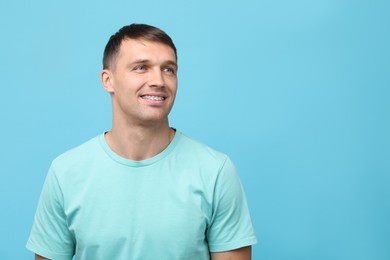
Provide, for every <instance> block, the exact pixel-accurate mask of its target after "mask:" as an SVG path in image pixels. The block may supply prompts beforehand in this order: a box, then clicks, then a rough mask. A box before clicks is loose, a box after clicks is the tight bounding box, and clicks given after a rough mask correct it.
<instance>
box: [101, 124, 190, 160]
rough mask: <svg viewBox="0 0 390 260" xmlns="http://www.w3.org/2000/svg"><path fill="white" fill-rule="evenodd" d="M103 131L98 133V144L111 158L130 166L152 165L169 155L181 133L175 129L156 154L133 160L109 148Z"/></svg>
mask: <svg viewBox="0 0 390 260" xmlns="http://www.w3.org/2000/svg"><path fill="white" fill-rule="evenodd" d="M175 130H176V129H175ZM105 133H106V132H104V133H102V134H101V135H99V141H100V145H101V146H102V148H103V150H104V151H105V152H106V154H107V155H108V156H109V157H110V158H111V159H112V160H114V161H116V162H118V163H120V164H123V165H127V166H130V167H144V166H148V165H152V164H154V163H156V162H158V161H160V160H161V159H163V158H165V157H166V156H167V155H169V154H170V153H171V152H172V151H173V149H175V147H176V145H177V143H178V142H179V139H180V137H181V135H182V133H181V132H179V131H177V130H176V131H175V135H174V136H173V139H172V141H171V142H170V143H169V144H168V146H167V147H166V148H165V149H164V150H162V151H161V152H160V153H159V154H157V155H155V156H153V157H151V158H148V159H145V160H140V161H135V160H130V159H126V158H124V157H122V156H120V155H118V154H116V153H115V152H114V151H113V150H112V149H111V148H110V146H109V145H108V144H107V142H106V139H105V138H104V134H105Z"/></svg>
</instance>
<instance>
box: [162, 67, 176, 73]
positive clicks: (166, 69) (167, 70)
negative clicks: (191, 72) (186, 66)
mask: <svg viewBox="0 0 390 260" xmlns="http://www.w3.org/2000/svg"><path fill="white" fill-rule="evenodd" d="M163 71H164V72H168V73H171V74H175V73H176V71H175V69H174V68H172V67H166V68H164V69H163Z"/></svg>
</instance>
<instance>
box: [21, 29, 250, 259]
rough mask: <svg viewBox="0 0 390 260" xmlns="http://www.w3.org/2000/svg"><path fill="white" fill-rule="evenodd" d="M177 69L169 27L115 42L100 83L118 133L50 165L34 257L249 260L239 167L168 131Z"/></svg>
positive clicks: (129, 33)
mask: <svg viewBox="0 0 390 260" xmlns="http://www.w3.org/2000/svg"><path fill="white" fill-rule="evenodd" d="M177 70H178V65H177V53H176V47H175V45H174V44H173V42H172V40H171V38H170V37H169V36H168V35H167V34H166V33H165V32H163V31H162V30H160V29H158V28H156V27H153V26H149V25H145V24H132V25H129V26H125V27H123V28H121V29H120V30H119V31H118V32H117V33H116V34H114V35H113V36H111V38H110V40H109V41H108V43H107V45H106V48H105V50H104V58H103V71H102V72H101V81H102V85H103V87H104V89H105V90H106V91H107V92H108V93H109V94H110V96H111V100H112V113H113V118H112V129H111V130H110V131H107V132H105V133H103V134H101V135H99V136H97V137H95V138H93V139H91V140H89V141H88V142H86V143H84V144H82V145H80V146H78V147H76V148H74V149H72V150H70V151H68V152H66V153H64V154H62V155H60V156H59V157H58V158H56V159H55V160H54V161H53V163H52V165H51V167H50V170H49V173H48V175H47V178H46V181H45V184H44V187H43V190H42V194H41V197H40V200H39V204H38V209H37V212H36V215H35V219H34V224H33V228H32V230H31V234H30V238H29V240H28V242H27V248H28V249H30V250H31V251H33V252H34V253H35V259H55V260H57V259H59V260H62V259H64V260H65V259H67V260H68V259H72V258H73V257H75V259H91V260H97V259H105V260H107V259H153V260H155V259H167V260H168V259H169V260H175V259H199V260H203V259H213V260H223V259H232V260H234V259H237V260H247V259H251V245H253V244H255V243H256V237H255V234H254V230H253V227H252V223H251V219H250V216H249V212H248V207H247V203H246V199H245V195H244V192H243V189H242V186H241V184H240V180H239V177H238V175H237V173H236V171H235V168H234V166H233V164H232V162H231V161H230V159H229V158H228V157H227V156H226V155H224V154H222V153H220V152H217V151H215V150H213V149H211V148H209V147H208V146H205V145H204V144H201V143H199V142H197V141H194V140H192V139H190V138H188V137H187V136H185V135H184V134H183V133H181V132H180V131H177V130H176V129H174V128H171V127H170V125H169V122H168V114H169V112H170V111H171V108H172V106H173V103H174V101H175V96H176V91H177Z"/></svg>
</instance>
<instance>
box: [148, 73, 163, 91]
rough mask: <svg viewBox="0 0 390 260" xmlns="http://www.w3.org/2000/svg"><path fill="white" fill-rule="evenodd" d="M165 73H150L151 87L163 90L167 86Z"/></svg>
mask: <svg viewBox="0 0 390 260" xmlns="http://www.w3.org/2000/svg"><path fill="white" fill-rule="evenodd" d="M162 73H163V72H162V71H161V70H160V69H153V70H151V71H150V77H149V86H150V87H158V88H162V87H164V85H165V82H164V77H163V74H162Z"/></svg>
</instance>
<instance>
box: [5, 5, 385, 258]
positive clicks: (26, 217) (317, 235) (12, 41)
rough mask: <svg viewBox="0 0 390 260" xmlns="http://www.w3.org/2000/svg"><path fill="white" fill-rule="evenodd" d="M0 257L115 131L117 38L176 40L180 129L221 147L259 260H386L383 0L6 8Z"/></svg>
mask: <svg viewBox="0 0 390 260" xmlns="http://www.w3.org/2000/svg"><path fill="white" fill-rule="evenodd" d="M0 10H1V15H0V28H1V43H0V44H1V45H0V46H1V48H0V54H1V61H0V66H1V67H0V71H1V78H0V79H1V83H2V84H1V89H2V90H1V103H0V106H1V107H0V113H1V130H0V131H1V132H0V133H1V137H2V147H1V168H2V170H1V175H0V188H1V189H0V198H1V204H0V212H1V215H0V221H1V223H0V228H1V232H0V234H1V235H0V236H1V237H0V258H1V259H18V260H19V259H32V254H31V253H30V252H28V251H27V250H26V249H25V247H24V246H25V243H26V240H27V237H28V235H29V232H30V228H31V224H32V220H33V216H34V212H35V208H36V204H37V200H38V197H39V193H40V190H41V186H42V184H43V180H44V178H45V175H46V172H47V169H48V167H49V164H50V162H51V160H52V159H53V158H55V157H56V156H57V155H59V154H60V153H62V152H64V151H65V150H67V149H69V148H71V147H73V146H75V145H78V144H80V143H82V142H84V141H86V140H88V139H89V138H91V137H94V136H96V135H98V134H100V133H102V132H103V131H105V130H107V129H109V128H110V125H111V120H110V117H111V109H110V107H111V104H110V99H109V96H108V94H106V93H105V92H104V90H103V88H102V87H101V85H100V81H99V72H100V70H101V57H102V52H103V48H104V46H105V44H106V42H107V40H108V38H109V36H110V35H111V34H112V33H114V32H115V31H116V30H117V29H119V28H120V27H121V26H123V25H125V24H129V23H132V22H138V23H150V24H152V25H156V26H158V27H161V28H162V29H164V30H165V31H166V32H167V33H168V34H170V35H171V36H172V38H173V39H174V41H175V43H176V45H177V48H178V55H179V65H180V70H179V88H180V89H179V93H178V97H177V102H176V104H175V107H174V110H173V112H172V114H171V123H172V125H173V126H174V127H176V128H178V129H180V130H181V131H183V132H185V133H186V134H188V135H189V136H191V137H193V138H196V139H198V140H200V141H203V142H205V143H207V144H209V145H210V146H213V147H215V148H216V149H219V150H222V151H224V152H225V153H228V154H229V155H230V156H231V158H232V159H233V161H234V162H235V164H236V166H237V168H238V169H239V172H240V175H241V178H242V182H243V184H244V186H245V188H246V193H247V197H248V200H249V203H250V208H251V213H252V217H253V221H254V225H255V227H256V232H257V235H258V238H259V239H260V243H259V244H258V245H256V246H255V247H254V248H253V259H267V260H295V259H296V260H306V259H307V260H309V259H310V260H313V259H316V260H322V259H323V260H325V259H326V260H348V259H354V260H363V259H364V260H388V259H390V165H389V162H390V160H389V159H390V137H389V136H390V134H389V133H390V122H389V120H390V119H389V112H390V101H389V99H390V91H389V88H390V79H389V73H390V62H389V61H390V51H389V48H390V29H389V28H390V2H389V1H375V0H373V1H359V0H356V1H353V0H351V1H347V0H296V1H289V0H274V1H270V0H259V1H248V0H244V1H226V0H225V1H178V0H177V1H170V0H167V1H96V0H95V1H92V0H84V1H27V0H26V1H20V0H17V1H5V0H2V1H1V3H0Z"/></svg>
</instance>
